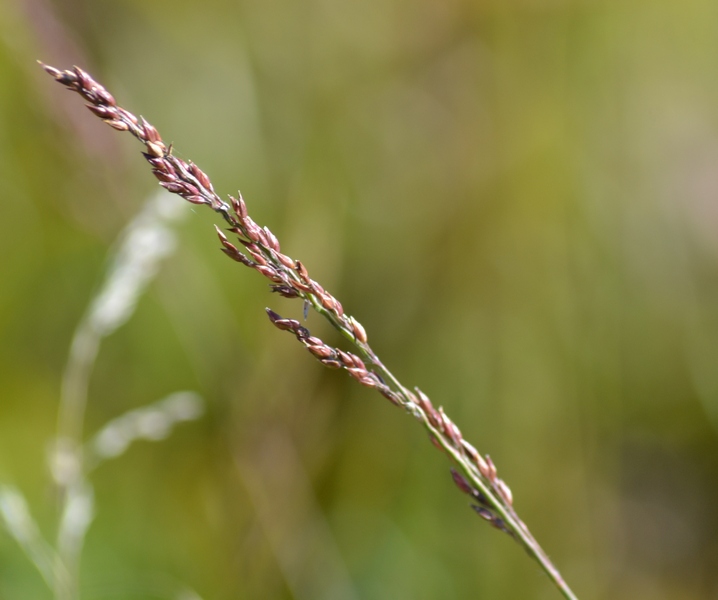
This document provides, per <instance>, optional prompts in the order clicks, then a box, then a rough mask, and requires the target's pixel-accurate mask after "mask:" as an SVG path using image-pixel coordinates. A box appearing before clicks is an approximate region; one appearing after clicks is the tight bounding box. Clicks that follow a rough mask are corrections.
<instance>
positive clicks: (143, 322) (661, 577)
mask: <svg viewBox="0 0 718 600" xmlns="http://www.w3.org/2000/svg"><path fill="white" fill-rule="evenodd" d="M38 58H39V59H42V60H43V61H45V62H48V63H50V64H53V65H55V66H57V67H61V68H66V67H69V66H70V65H72V64H78V65H80V66H82V67H84V68H86V69H87V70H88V71H90V72H91V73H92V74H93V75H94V76H95V77H96V78H97V79H98V80H99V81H100V82H102V83H104V84H105V85H106V86H107V87H108V88H109V89H110V90H111V91H112V92H113V93H114V94H115V96H116V97H117V98H118V101H119V102H120V104H122V105H123V106H125V107H127V108H128V109H130V110H132V111H134V112H135V113H138V114H142V115H144V116H145V117H147V118H148V119H149V120H150V121H151V122H152V123H153V124H154V125H155V126H157V128H158V129H159V130H160V132H161V133H162V135H163V137H164V138H165V139H166V140H168V141H174V143H175V148H176V152H177V153H178V155H179V156H181V157H183V158H185V159H192V160H194V161H195V162H197V163H198V164H199V165H200V166H201V167H202V168H203V169H204V170H205V171H206V172H207V173H208V174H209V175H210V177H211V178H212V179H213V182H214V185H215V188H216V189H217V191H218V192H220V193H221V194H222V195H224V194H226V193H233V192H235V190H236V189H237V187H240V188H241V190H242V193H243V194H244V197H245V199H246V200H247V203H248V205H249V208H250V213H251V214H252V216H253V218H254V219H255V220H256V221H257V222H258V223H260V224H262V225H264V224H266V225H268V226H269V227H271V229H272V230H273V231H274V232H275V233H276V234H277V236H278V237H279V239H280V240H281V241H282V245H283V249H284V251H285V252H287V253H288V254H290V255H291V256H293V257H296V258H301V259H302V260H303V261H304V262H305V264H306V265H307V266H308V268H309V271H310V273H311V274H312V276H313V277H314V278H315V279H317V280H318V281H320V282H321V283H322V284H323V285H324V286H325V287H326V288H327V289H328V290H330V291H331V292H332V293H333V294H334V295H335V296H337V297H338V298H339V299H340V300H341V301H342V302H343V304H344V306H345V308H346V309H347V310H348V312H350V313H351V314H354V315H355V316H356V317H357V318H358V319H359V320H361V322H362V323H363V324H364V325H365V327H366V328H367V331H368V332H369V338H370V341H371V342H372V345H373V346H374V348H375V350H377V352H378V353H379V355H380V356H381V357H382V358H383V360H384V362H385V363H387V365H388V366H389V367H390V368H392V370H393V371H394V372H395V373H396V374H397V375H398V376H399V377H400V378H401V379H402V381H403V382H404V383H405V384H406V385H409V386H413V385H419V386H420V387H421V388H422V389H423V390H425V391H426V392H427V393H428V394H429V396H431V398H432V399H433V400H434V403H435V404H436V405H437V406H438V405H443V406H444V407H445V409H446V411H447V412H448V414H449V415H451V416H452V418H453V419H454V420H455V421H456V422H457V424H458V425H459V426H460V427H461V429H462V431H463V433H464V436H465V437H467V438H468V439H469V440H470V441H472V442H473V443H474V444H475V445H476V446H477V448H478V449H479V450H480V451H482V452H488V453H490V454H491V456H492V458H493V459H494V460H495V462H496V463H497V465H498V467H499V473H500V475H501V476H502V477H503V478H504V479H505V480H506V481H507V482H508V483H509V485H510V486H511V487H512V489H513V492H514V497H515V505H516V507H517V509H518V512H519V514H520V515H521V516H522V517H523V518H524V520H525V521H526V523H527V524H528V525H529V527H530V528H531V529H532V531H533V533H534V534H535V536H536V537H537V539H538V540H539V541H540V542H541V543H542V545H543V547H544V548H545V549H546V551H547V552H548V553H549V554H550V555H551V557H552V558H553V560H554V561H555V563H556V564H557V566H558V567H559V568H560V569H561V571H562V572H563V574H564V576H565V577H566V579H567V580H568V581H569V583H570V584H571V585H572V587H573V588H574V590H575V591H576V593H577V594H578V596H579V597H580V598H582V599H588V600H591V599H609V598H610V599H612V600H614V599H618V600H621V599H631V600H640V599H651V600H661V599H674V598H675V599H678V598H680V599H703V598H706V599H707V598H718V502H717V500H718V4H717V3H716V2H715V1H714V0H684V1H682V2H677V1H675V0H651V1H645V0H644V1H639V0H611V1H609V0H607V1H598V0H595V1H591V0H585V1H579V0H576V1H570V0H513V1H511V0H509V1H506V0H503V1H501V0H496V1H490V0H486V1H481V0H477V1H474V2H471V1H469V0H465V1H462V0H414V1H407V0H363V1H358V0H345V1H337V2H330V1H328V0H306V1H304V2H292V1H290V0H264V1H263V2H247V1H236V2H230V1H229V0H205V1H204V2H190V1H185V0H171V1H170V0H153V1H151V2H147V1H145V0H113V1H107V0H99V1H98V0H54V1H53V0H4V2H2V3H0V282H1V283H0V483H7V484H12V485H14V486H17V488H18V489H20V490H21V491H22V492H23V493H24V494H25V496H26V497H27V499H28V502H29V505H30V508H31V510H32V513H33V515H34V517H35V519H36V520H37V521H38V523H39V526H40V528H41V530H42V532H43V534H44V535H45V536H46V537H47V538H52V537H53V535H54V532H55V528H56V524H57V497H56V496H57V494H56V492H55V490H54V487H53V484H52V480H51V478H50V476H49V473H48V468H47V460H46V456H47V448H48V445H49V444H50V442H51V441H52V439H53V435H54V432H55V427H56V418H57V408H58V401H59V395H60V381H61V378H62V372H63V369H64V366H65V363H66V361H67V355H68V349H69V345H70V341H71V339H72V335H73V331H74V329H75V327H76V325H77V323H78V322H79V320H80V318H81V317H82V315H83V314H84V312H85V309H86V307H87V305H88V304H89V302H90V300H91V298H92V296H93V293H95V292H96V291H97V289H98V286H99V284H100V282H101V281H102V279H103V273H104V272H105V270H106V268H107V258H108V256H109V253H110V252H111V248H112V247H113V244H114V243H115V240H116V238H117V236H118V234H119V233H120V232H121V230H122V228H123V227H124V226H125V225H126V223H127V222H128V221H129V220H130V219H131V218H132V216H133V215H134V214H135V213H136V212H137V211H138V210H140V208H141V207H142V206H143V204H144V203H145V202H146V201H147V199H148V198H149V197H150V196H151V195H152V194H153V193H154V190H155V189H156V184H155V182H154V179H153V178H152V176H151V175H150V173H149V170H148V168H147V165H146V164H145V162H144V160H143V159H142V157H141V156H140V154H139V151H140V150H141V146H140V145H139V144H138V143H136V142H135V141H134V140H133V139H131V137H130V136H129V135H126V134H124V135H120V134H119V133H117V132H115V131H113V130H111V129H110V128H109V127H106V126H104V125H103V124H102V123H100V122H99V120H98V119H96V118H94V117H93V116H92V115H91V114H90V113H89V112H87V111H85V110H84V109H83V108H82V101H81V99H80V98H79V97H77V96H75V95H72V94H69V93H68V92H66V91H64V90H63V89H61V87H60V86H58V85H57V84H55V83H53V81H52V80H51V78H49V77H48V76H47V75H45V74H44V73H43V72H42V71H41V69H39V68H38V67H37V65H36V64H35V60H36V59H38ZM215 222H218V219H217V218H216V217H215V215H213V214H212V213H211V212H210V211H207V210H199V209H196V210H194V211H192V212H190V214H189V216H188V218H186V219H185V220H184V221H183V222H182V223H181V225H179V227H178V236H179V238H178V239H179V246H178V248H177V250H176V252H175V254H174V256H172V257H171V258H170V259H169V260H168V261H166V262H165V263H164V265H163V268H162V270H161V272H160V273H159V274H158V277H157V279H156V280H155V281H154V282H153V283H152V285H151V286H150V288H149V290H148V292H147V294H146V295H145V296H144V297H143V298H142V300H141V302H140V304H139V306H138V308H137V312H136V313H135V315H134V316H133V318H132V319H131V320H130V321H129V322H128V323H127V324H126V325H125V326H124V327H123V328H122V329H120V330H119V331H118V332H117V333H116V334H115V335H113V336H111V337H110V338H108V339H107V340H106V341H105V342H104V344H103V346H102V349H101V351H100V354H99V358H98V361H97V365H96V368H95V370H94V373H93V374H92V378H91V384H90V393H89V406H88V412H87V419H86V432H87V435H90V434H92V433H93V432H95V431H97V430H98V429H99V428H100V427H102V425H103V424H105V423H106V422H107V421H108V420H110V419H112V418H115V417H117V416H118V415H121V414H122V413H124V412H126V411H127V410H129V409H132V408H137V407H141V406H145V405H147V404H148V403H151V402H153V401H155V400H157V399H158V398H161V397H163V396H165V395H167V394H169V393H171V392H173V391H175V390H178V389H192V390H196V391H197V392H198V393H200V394H201V395H202V396H203V397H204V398H205V400H206V403H207V404H206V413H205V415H204V416H203V417H202V418H201V419H200V420H197V421H194V422H191V423H187V424H182V425H180V426H178V427H177V429H176V430H175V431H174V432H173V433H172V435H171V436H170V437H169V438H168V439H166V440H164V441H161V442H159V443H155V444H151V443H147V442H138V443H137V444H135V445H133V446H132V447H131V448H130V449H129V450H128V451H127V453H126V454H124V455H123V456H121V457H120V458H118V459H117V460H115V461H112V462H110V463H108V464H106V465H103V466H102V467H101V468H99V469H98V470H97V472H96V473H94V474H93V476H92V482H93V484H94V485H95V494H96V503H97V516H96V519H95V521H94V523H93V525H92V527H91V529H90V531H89V534H88V537H87V541H86V548H85V552H84V555H83V565H82V596H83V599H86V600H93V599H120V598H122V599H125V598H127V599H153V598H176V599H178V600H179V599H180V598H191V597H193V596H191V595H190V594H189V592H186V593H185V595H184V596H182V593H179V592H177V591H176V590H181V589H185V588H186V589H190V588H191V589H192V590H195V592H196V593H197V594H198V595H199V596H200V597H201V598H203V599H205V600H210V599H217V600H225V599H226V600H229V599H244V598H248V599H255V598H261V599H265V598H266V599H270V600H271V599H284V598H295V599H298V600H304V599H332V600H333V599H340V600H343V599H356V600H359V599H367V600H368V599H372V600H373V599H392V600H393V599H404V598H407V599H427V600H433V599H456V600H459V599H462V600H463V599H469V598H487V599H488V598H492V599H493V598H497V599H499V598H500V599H515V598H540V599H551V598H558V597H559V595H558V593H557V592H556V590H555V589H553V588H552V587H551V584H550V582H549V581H548V579H547V578H546V577H545V576H544V575H543V574H542V573H541V572H540V571H539V569H538V567H537V566H536V565H535V564H534V563H533V562H532V561H531V560H530V559H529V558H528V557H527V556H526V555H525V554H524V552H523V551H522V550H521V549H520V548H519V547H518V546H517V545H516V544H515V543H513V542H512V540H511V539H509V538H508V536H505V535H502V534H501V533H499V532H497V531H496V530H493V529H491V528H490V527H488V526H487V525H486V524H485V523H484V522H482V521H481V519H479V518H477V517H476V515H474V514H473V513H472V511H471V510H470V509H469V508H468V507H467V501H466V497H465V496H462V495H461V494H460V493H459V492H458V491H457V490H456V488H455V487H454V486H453V484H452V482H451V478H450V476H449V473H448V464H447V462H446V460H445V458H444V457H442V456H441V455H440V454H439V453H438V452H436V451H435V450H434V449H433V448H432V447H431V445H430V444H429V443H428V441H427V439H426V435H425V434H424V432H423V431H422V430H421V428H420V427H419V426H418V424H417V423H416V422H414V421H413V420H412V419H410V418H409V417H407V415H405V414H403V413H402V412H401V411H399V410H397V409H395V408H393V407H392V406H391V405H390V404H389V403H388V402H386V401H385V400H383V399H382V398H381V397H380V396H379V395H378V394H375V393H372V392H371V391H369V390H367V389H365V388H362V387H361V386H359V385H356V383H355V382H353V381H352V380H350V379H349V378H348V377H347V376H346V375H345V374H343V373H340V372H336V371H329V370H326V369H324V368H322V367H321V365H319V364H318V363H317V362H316V361H314V360H313V359H312V358H311V357H310V356H309V355H308V354H307V353H306V352H305V351H304V350H303V349H302V348H301V346H300V345H299V344H297V343H296V341H295V340H293V339H292V338H291V337H290V336H288V335H286V334H282V333H281V332H279V331H277V330H276V329H274V328H273V327H272V326H271V325H270V324H269V323H268V321H267V319H266V317H265V315H264V311H263V309H264V307H265V306H271V307H272V308H273V309H275V310H277V311H279V312H280V313H282V314H283V315H285V316H290V317H294V318H301V317H300V316H301V305H299V304H298V303H296V302H291V301H289V300H285V299H282V298H278V297H275V296H270V295H269V294H268V292H267V286H266V281H265V280H264V279H263V278H261V277H260V276H258V275H257V274H255V273H252V272H250V271H249V270H247V269H244V268H242V267H241V266H240V265H237V264H236V263H232V262H231V261H229V260H227V259H226V258H225V257H223V256H222V255H221V253H220V252H218V251H217V247H218V243H217V240H216V237H215V234H214V232H213V230H212V223H215ZM307 325H308V327H309V328H310V329H311V330H312V332H313V333H316V334H318V335H321V336H322V337H323V338H324V339H325V340H326V341H328V342H329V343H340V342H339V340H338V339H337V337H336V336H335V335H334V334H333V333H332V332H331V331H330V330H329V328H328V327H327V326H326V325H325V324H323V323H322V322H321V320H320V319H319V318H318V317H317V316H316V315H312V316H310V318H309V320H308V323H307ZM183 593H184V592H183ZM49 597H50V593H49V592H48V591H47V589H46V588H45V587H44V585H43V583H42V580H41V579H40V578H39V576H38V575H37V573H36V572H35V570H34V568H33V566H32V565H31V563H30V562H29V561H28V560H27V558H26V557H25V556H24V555H23V554H22V552H21V551H20V550H19V548H18V546H17V544H16V543H15V541H14V540H13V539H12V538H11V537H10V536H9V535H6V533H4V532H2V531H1V530H0V598H2V599H3V600H5V599H7V600H14V599H21V598H22V599H25V598H38V599H42V598H49Z"/></svg>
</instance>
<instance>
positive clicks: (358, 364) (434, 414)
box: [41, 63, 576, 600]
mask: <svg viewBox="0 0 718 600" xmlns="http://www.w3.org/2000/svg"><path fill="white" fill-rule="evenodd" d="M41 64H42V63H41ZM42 66H43V68H44V69H45V70H46V71H47V72H48V73H49V74H50V75H51V76H52V77H53V78H54V79H55V80H56V81H57V82H58V83H60V84H61V85H63V86H65V87H66V88H67V89H69V90H71V91H73V92H76V93H78V94H79V95H80V96H81V97H82V98H83V99H84V100H85V102H86V106H87V108H88V109H89V110H90V111H91V112H92V113H94V114H95V115H96V116H98V117H99V118H101V119H102V120H103V121H104V122H105V123H107V124H108V125H110V126H111V127H113V128H114V129H116V130H118V131H129V132H130V133H131V134H132V135H133V136H134V137H135V138H137V139H138V140H139V141H140V142H141V143H142V144H143V145H144V152H143V155H144V157H145V159H146V160H147V162H148V163H149V164H150V166H151V167H152V172H153V174H154V175H155V177H156V178H157V179H158V180H159V183H160V185H161V186H162V187H164V188H165V189H166V190H168V191H169V192H171V193H173V194H177V195H179V196H181V197H182V198H183V199H185V200H186V201H188V202H190V203H192V204H196V205H207V206H208V207H209V208H210V209H212V210H213V211H215V212H216V213H218V214H219V215H220V216H221V217H222V218H223V220H224V222H225V225H226V229H225V230H226V232H225V230H222V229H220V228H217V235H218V236H219V240H220V243H221V246H222V248H221V249H222V251H223V252H224V253H225V254H226V255H227V256H229V257H230V258H231V259H232V260H234V261H236V262H239V263H241V264H243V265H245V266H247V267H249V268H251V269H254V270H255V271H257V272H259V273H260V274H261V275H263V276H264V277H265V278H267V279H268V280H269V282H270V287H271V289H272V291H273V292H275V293H277V294H280V295H281V296H284V297H286V298H295V299H297V300H298V301H301V302H303V304H304V310H305V314H306V311H307V310H308V309H309V308H311V309H313V310H315V311H316V312H318V313H319V314H320V315H322V316H323V317H324V318H325V319H327V320H328V321H329V322H330V323H331V325H332V326H333V327H334V328H335V329H336V330H337V331H338V332H339V333H340V334H341V335H342V336H343V337H344V338H345V339H346V340H347V341H348V343H349V344H351V345H352V346H353V348H354V352H349V351H345V350H342V349H340V348H336V347H333V346H330V345H328V344H326V343H325V342H324V341H322V340H321V339H319V338H317V337H315V336H312V335H311V333H310V332H309V330H308V329H307V328H306V327H304V325H302V323H301V322H300V321H298V320H296V319H288V318H284V317H282V316H281V315H279V314H277V313H276V312H274V311H272V310H270V309H266V312H267V316H268V317H269V320H270V321H271V323H272V324H273V325H274V326H275V327H277V328H278V329H280V330H283V331H287V332H289V333H291V334H292V335H293V336H294V337H295V338H296V339H297V341H298V342H299V343H300V344H302V345H303V346H304V347H305V348H306V349H307V350H308V351H309V352H310V353H311V354H312V355H313V356H314V357H315V358H316V359H317V360H319V362H321V363H322V364H323V365H325V366H327V367H330V368H334V369H341V370H344V371H346V372H347V373H348V374H349V376H350V377H352V378H354V379H355V380H357V381H358V382H359V383H360V384H362V385H364V386H366V387H368V388H372V389H374V390H376V391H377V392H378V393H379V394H381V395H382V396H383V397H384V398H386V399H387V400H388V401H389V402H391V403H392V404H394V405H395V406H397V407H400V408H402V409H403V410H405V411H406V412H407V413H408V414H409V415H411V416H412V417H413V418H414V419H416V420H417V421H418V422H419V423H421V425H422V426H423V427H424V429H425V430H426V431H427V433H428V435H429V439H430V440H431V442H432V443H433V444H434V446H436V447H437V448H438V449H439V450H441V451H442V452H444V453H445V454H446V456H447V457H448V458H449V460H450V461H451V462H452V463H453V465H452V469H451V473H452V477H453V480H454V482H455V483H456V485H457V487H458V488H459V489H460V490H461V491H462V492H464V493H466V494H467V495H469V496H470V498H471V506H472V508H473V509H474V510H475V512H476V513H477V514H478V515H479V516H480V517H482V518H483V519H485V520H486V521H487V522H488V523H489V524H490V525H492V526H493V527H495V528H496V529H498V530H500V531H502V532H504V533H506V534H507V535H509V536H511V537H512V538H513V539H514V540H516V542H518V543H519V544H520V545H521V546H522V547H523V548H524V549H525V550H526V552H527V553H528V554H529V555H530V556H531V557H532V558H534V559H535V560H536V561H537V562H538V563H539V565H540V566H541V568H542V569H543V570H544V572H545V573H546V574H547V575H548V577H549V578H550V579H551V581H552V582H553V584H554V585H555V586H556V588H557V589H558V590H559V591H560V592H561V594H562V595H563V596H564V597H565V598H567V599H569V600H570V599H576V596H575V594H574V593H573V592H572V590H571V589H570V587H569V586H568V584H567V583H566V582H565V581H564V579H563V577H562V576H561V574H560V572H559V571H558V569H557V568H556V567H555V566H554V565H553V563H552V562H551V560H550V559H549V557H548V555H547V554H546V553H545V552H544V550H543V549H542V548H541V546H540V545H539V544H538V542H537V541H536V540H535V538H534V537H533V535H532V534H531V532H530V531H529V529H528V527H527V526H526V525H525V524H524V523H523V522H522V520H521V519H520V518H519V516H518V514H517V512H516V510H515V508H514V505H513V497H512V493H511V490H510V489H509V486H508V485H507V484H506V483H505V482H504V481H503V480H502V479H501V478H499V477H498V473H497V469H496V465H495V464H494V463H493V461H492V460H491V458H490V457H489V456H488V455H482V454H481V453H479V452H478V451H477V450H476V449H475V447H474V446H473V445H472V444H470V443H469V442H468V441H467V440H465V439H464V437H463V436H462V434H461V431H460V429H459V428H458V427H457V425H456V424H455V423H454V422H453V421H452V420H451V419H450V418H449V417H448V416H447V415H446V413H445V412H444V410H443V409H442V407H438V408H435V407H434V405H433V404H432V402H431V400H430V399H429V398H428V396H427V395H426V394H424V393H423V392H422V391H421V390H420V389H419V388H417V387H414V388H413V389H410V388H409V387H407V386H405V385H404V384H403V383H401V381H400V380H399V379H398V378H397V377H396V376H395V375H394V374H393V373H392V372H391V371H390V370H389V369H388V368H387V367H386V366H385V365H384V363H383V362H382V361H381V360H380V358H379V357H378V356H377V354H376V353H375V352H374V350H372V348H371V346H370V344H369V341H368V335H367V332H366V331H365V329H364V327H363V326H362V325H361V323H360V322H359V321H358V320H357V319H355V318H354V317H353V316H350V315H348V314H346V313H345V312H344V309H343V307H342V304H341V303H340V302H339V300H337V299H336V298H335V297H334V296H333V295H332V294H330V293H329V292H328V291H327V290H325V289H324V288H323V287H322V286H321V285H320V284H319V283H318V282H316V281H315V280H313V279H312V278H311V277H310V275H309V273H308V271H307V269H306V267H305V266H304V265H303V264H302V262H301V261H299V260H295V259H293V258H290V257H289V256H288V255H286V254H284V253H283V252H282V250H281V246H280V243H279V240H278V239H277V238H276V236H275V235H274V234H273V233H272V232H271V231H270V230H269V229H268V228H267V227H260V226H259V225H258V224H256V223H255V222H254V221H253V220H252V218H251V217H250V216H249V213H248V209H247V205H246V203H245V201H244V199H243V198H242V196H241V194H238V195H237V196H236V197H234V196H229V199H228V201H225V200H223V199H221V198H220V196H219V195H218V194H217V193H216V192H215V190H214V188H213V186H212V183H211V181H210V179H209V177H208V176H207V175H206V174H205V173H204V172H203V171H202V170H201V169H200V168H199V167H198V166H197V165H195V164H194V163H192V162H191V161H185V160H182V159H181V158H178V157H177V156H175V155H174V154H173V152H172V145H171V144H170V145H168V144H166V143H165V142H164V141H163V140H162V137H161V136H160V134H159V133H158V131H157V130H156V129H155V128H154V127H153V126H152V125H151V124H150V123H148V122H147V121H146V120H145V119H144V118H142V117H140V118H138V117H136V116H135V115H133V114H132V113H131V112H129V111H128V110H126V109H124V108H122V107H120V106H118V105H117V103H116V101H115V99H114V97H113V96H112V95H111V94H110V93H109V92H108V91H107V90H106V89H105V88H104V87H103V86H101V85H100V84H99V83H97V82H96V81H95V80H94V79H93V78H92V77H91V76H90V75H89V74H88V73H86V72H85V71H83V70H82V69H80V68H78V67H74V68H73V69H71V70H59V69H56V68H54V67H50V66H47V65H42ZM228 234H230V235H232V236H234V238H236V240H237V241H236V242H235V241H234V240H230V237H229V236H228ZM67 427H70V428H71V426H70V425H67ZM68 489H69V488H68Z"/></svg>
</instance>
